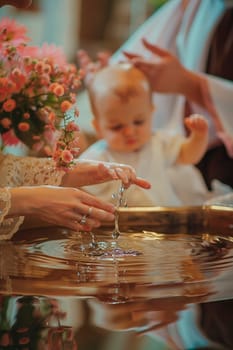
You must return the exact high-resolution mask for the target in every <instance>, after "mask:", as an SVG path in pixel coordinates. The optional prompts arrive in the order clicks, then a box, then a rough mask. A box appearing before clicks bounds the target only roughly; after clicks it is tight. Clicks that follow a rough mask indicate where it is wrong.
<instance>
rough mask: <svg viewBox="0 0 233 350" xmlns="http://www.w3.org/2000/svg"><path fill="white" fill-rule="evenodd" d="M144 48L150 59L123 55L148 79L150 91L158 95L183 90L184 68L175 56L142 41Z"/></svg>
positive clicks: (125, 53)
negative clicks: (149, 54)
mask: <svg viewBox="0 0 233 350" xmlns="http://www.w3.org/2000/svg"><path fill="white" fill-rule="evenodd" d="M142 42H143V45H144V46H145V48H146V49H147V50H148V51H149V52H150V53H151V54H152V56H151V58H150V59H148V58H145V57H142V56H140V55H137V54H134V53H130V52H126V51H125V52H124V55H125V56H126V57H127V58H128V59H129V60H130V61H131V62H132V63H133V64H134V66H135V67H137V68H138V69H140V70H141V71H142V72H143V73H144V74H145V75H146V76H147V78H148V79H149V81H150V83H151V86H152V89H153V91H155V92H159V93H180V92H181V90H182V88H183V80H184V75H185V74H186V72H185V68H184V67H183V66H182V65H181V63H180V61H179V60H178V59H177V58H176V56H174V55H172V54H171V53H170V52H169V51H167V50H164V49H162V48H160V47H158V46H156V45H152V44H150V43H149V42H148V41H147V40H145V39H142Z"/></svg>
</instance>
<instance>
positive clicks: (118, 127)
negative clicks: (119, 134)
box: [109, 124, 123, 131]
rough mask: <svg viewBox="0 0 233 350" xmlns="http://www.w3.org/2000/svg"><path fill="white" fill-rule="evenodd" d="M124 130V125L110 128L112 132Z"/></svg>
mask: <svg viewBox="0 0 233 350" xmlns="http://www.w3.org/2000/svg"><path fill="white" fill-rule="evenodd" d="M122 128H123V125H121V124H118V125H114V126H112V127H110V128H109V129H110V130H112V131H119V130H121V129H122Z"/></svg>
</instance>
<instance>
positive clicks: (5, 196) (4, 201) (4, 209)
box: [0, 188, 23, 239]
mask: <svg viewBox="0 0 233 350" xmlns="http://www.w3.org/2000/svg"><path fill="white" fill-rule="evenodd" d="M10 206H11V195H10V191H9V190H8V188H1V189H0V239H10V238H11V237H12V236H13V234H14V233H15V232H16V231H17V230H18V229H19V226H20V225H21V224H22V222H23V217H22V216H20V217H16V218H11V219H4V217H5V216H6V215H7V213H8V211H9V209H10Z"/></svg>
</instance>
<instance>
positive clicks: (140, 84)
mask: <svg viewBox="0 0 233 350" xmlns="http://www.w3.org/2000/svg"><path fill="white" fill-rule="evenodd" d="M88 93H89V98H90V102H91V108H92V112H93V115H94V120H93V126H94V128H95V130H96V133H97V137H98V138H99V139H100V140H99V141H97V142H96V143H94V144H93V145H92V146H90V147H89V148H88V149H87V150H86V151H84V153H82V154H81V156H80V158H81V159H86V158H87V159H93V160H100V161H101V160H102V161H109V162H118V163H124V164H130V165H131V166H133V167H134V168H135V169H136V171H137V174H138V176H143V177H144V178H146V179H147V180H148V181H150V183H151V184H152V186H151V189H150V190H146V191H145V190H144V189H142V188H137V187H136V186H131V187H130V188H129V189H128V190H127V205H128V206H154V205H159V206H180V205H194V204H196V205H199V204H202V203H203V201H204V200H205V199H207V198H209V196H210V193H209V192H208V190H207V188H206V186H205V183H204V181H203V179H202V177H201V174H200V173H199V172H198V170H197V169H196V168H195V167H194V166H192V165H191V164H195V163H197V162H198V161H199V160H200V159H201V158H202V156H203V155H204V153H205V151H206V148H207V143H208V124H207V122H206V120H205V118H204V117H202V116H201V115H191V116H190V117H189V118H186V119H185V125H186V127H187V129H188V131H189V136H187V137H184V136H183V135H179V134H177V133H175V132H171V131H167V130H164V131H157V132H153V131H152V112H153V110H154V108H155V106H154V105H153V104H152V91H151V87H150V84H149V82H148V80H147V78H146V77H145V76H144V74H143V73H142V72H141V71H140V70H138V69H137V68H135V67H133V66H132V65H131V64H129V63H121V64H115V65H109V66H107V67H105V68H103V69H101V70H99V71H97V72H96V73H95V74H94V76H93V78H92V80H91V82H89V84H88ZM175 165H178V167H175ZM179 166H181V167H182V171H181V170H180V168H179ZM176 173H177V174H178V175H176ZM177 176H178V177H179V176H182V183H181V182H180V181H177V179H178V178H177ZM118 187H119V184H117V182H115V183H114V182H109V183H106V184H103V185H98V186H88V187H85V189H86V190H87V191H88V192H90V193H92V194H95V195H97V196H98V197H99V198H102V199H105V200H110V199H111V197H112V194H113V193H116V192H117V191H118Z"/></svg>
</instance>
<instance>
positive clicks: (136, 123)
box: [134, 119, 144, 125]
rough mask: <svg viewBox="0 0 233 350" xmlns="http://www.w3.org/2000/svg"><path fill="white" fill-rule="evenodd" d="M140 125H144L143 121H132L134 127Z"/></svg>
mask: <svg viewBox="0 0 233 350" xmlns="http://www.w3.org/2000/svg"><path fill="white" fill-rule="evenodd" d="M142 124H144V120H142V119H141V120H135V121H134V125H142Z"/></svg>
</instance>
